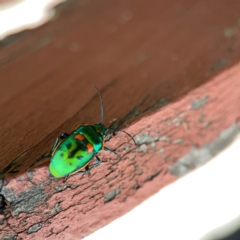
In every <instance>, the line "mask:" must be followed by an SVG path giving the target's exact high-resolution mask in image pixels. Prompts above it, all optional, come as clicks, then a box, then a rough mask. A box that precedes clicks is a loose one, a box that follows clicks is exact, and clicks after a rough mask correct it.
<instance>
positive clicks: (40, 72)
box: [0, 0, 240, 239]
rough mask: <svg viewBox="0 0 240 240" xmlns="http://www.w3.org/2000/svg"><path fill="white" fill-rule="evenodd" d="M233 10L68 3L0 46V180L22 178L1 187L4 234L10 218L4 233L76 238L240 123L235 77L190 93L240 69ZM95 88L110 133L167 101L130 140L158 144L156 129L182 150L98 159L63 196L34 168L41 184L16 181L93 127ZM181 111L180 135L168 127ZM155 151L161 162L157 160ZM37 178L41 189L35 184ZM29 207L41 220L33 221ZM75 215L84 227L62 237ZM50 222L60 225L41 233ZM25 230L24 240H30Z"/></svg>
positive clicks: (197, 4)
mask: <svg viewBox="0 0 240 240" xmlns="http://www.w3.org/2000/svg"><path fill="white" fill-rule="evenodd" d="M239 10H240V2H239V1H236V0H229V1H226V0H220V1H218V2H217V3H216V1H207V0H204V1H200V0H199V1H194V2H193V1H190V0H183V1H181V2H179V1H176V0H172V1H151V2H149V1H146V0H141V1H139V0H132V1H116V2H113V1H109V0H103V1H86V2H85V4H82V2H80V1H69V2H68V4H66V5H65V7H63V8H62V10H61V11H60V10H59V14H58V16H57V17H56V18H55V19H54V20H53V21H51V22H49V23H47V24H45V25H44V26H42V27H40V28H38V29H35V30H33V31H26V32H23V33H21V34H18V35H16V36H13V37H11V38H9V39H6V40H5V41H4V42H2V43H1V44H0V110H1V114H0V133H1V140H0V144H1V154H0V160H1V161H0V169H1V173H2V174H3V175H4V174H5V173H6V172H7V171H10V170H11V171H12V172H16V173H19V174H18V175H17V176H15V177H14V178H10V177H8V178H7V179H8V180H11V181H10V182H9V183H8V185H7V186H6V188H4V190H3V192H4V194H6V196H7V198H8V199H9V200H11V203H12V205H13V215H14V217H11V218H10V219H9V221H8V224H10V226H11V229H10V228H9V225H8V226H6V224H7V223H6V221H5V222H4V224H3V225H1V226H2V229H5V230H4V231H5V232H3V233H2V234H4V235H6V234H7V233H13V232H14V233H16V234H18V235H19V237H23V238H24V239H28V238H29V237H30V236H31V238H32V237H36V236H37V235H36V234H38V233H34V231H32V230H31V229H30V230H29V228H30V227H31V226H32V225H33V224H39V222H41V224H42V225H41V230H39V231H40V234H42V236H44V237H45V238H47V236H49V237H50V238H51V237H56V236H57V234H60V232H61V231H63V233H62V234H60V235H58V236H62V239H64V237H63V236H64V234H66V233H69V234H70V233H72V232H74V231H76V232H78V234H81V236H84V235H86V234H89V233H90V232H91V231H94V230H96V229H97V228H99V227H100V226H103V225H104V224H106V223H108V222H109V221H111V220H112V219H114V218H115V217H117V216H120V215H121V214H123V213H124V212H126V211H128V210H129V209H131V208H132V207H134V206H136V204H139V202H141V201H143V200H144V199H145V198H147V197H148V196H150V195H151V194H153V193H154V192H156V191H157V190H158V189H159V188H160V187H162V186H164V185H166V184H167V183H169V182H171V181H173V180H174V179H175V178H176V177H175V176H174V175H172V174H171V173H170V172H169V171H168V167H169V165H172V164H174V163H175V162H176V161H177V159H179V158H180V157H182V156H184V155H185V154H187V153H188V152H189V151H190V149H191V147H192V146H193V145H196V146H198V147H202V146H203V145H204V143H206V142H211V141H213V140H214V139H215V138H216V137H217V135H218V134H219V133H220V132H221V131H222V130H224V129H226V128H229V126H230V125H231V124H233V123H234V121H236V119H237V118H238V117H239V113H238V109H239V107H238V106H239V105H238V103H239V93H238V92H239V90H238V86H239V80H238V79H239V77H238V69H239V68H236V69H234V70H232V69H231V70H230V72H226V76H225V78H224V77H222V76H221V77H219V78H217V79H215V80H214V81H212V82H210V85H206V86H204V87H201V88H199V90H198V89H196V88H197V87H199V86H200V85H202V84H203V83H205V82H207V81H210V80H211V79H212V77H213V76H214V75H216V74H217V73H219V70H222V71H226V69H227V68H229V67H231V66H232V65H234V64H236V63H237V62H238V61H239V56H240V51H239V50H240V41H239V37H240V35H239V29H240V25H239V17H240V16H239V12H240V11H239ZM92 84H94V85H96V86H97V87H98V88H100V90H101V92H102V95H103V99H104V102H105V106H106V108H105V110H106V114H105V121H104V123H105V124H106V125H107V126H108V125H109V124H110V122H111V121H112V120H113V119H117V121H118V122H121V123H123V126H124V127H126V126H127V125H129V124H130V123H132V122H133V121H136V120H137V119H141V117H142V116H143V115H149V114H150V113H152V112H153V110H156V109H158V108H159V107H160V105H161V103H162V102H166V100H169V101H171V102H172V103H171V104H168V105H167V106H166V107H165V108H163V109H160V110H158V115H154V117H153V116H151V117H150V119H149V120H148V121H146V119H145V118H144V119H141V121H140V122H137V123H136V125H132V126H131V128H130V129H129V131H130V133H131V134H133V135H136V134H138V133H139V132H141V131H142V132H143V133H146V132H149V133H151V136H152V137H154V135H152V134H153V133H154V131H155V133H156V135H157V136H158V135H159V133H158V132H156V131H157V130H159V131H160V133H161V134H160V135H161V136H168V137H170V138H171V140H178V139H181V138H184V139H185V142H184V144H180V143H177V142H170V143H169V142H164V141H163V143H164V145H162V143H161V141H160V142H156V143H155V144H157V146H155V147H153V149H152V150H151V151H148V152H147V153H145V152H144V151H143V150H144V149H142V150H141V149H140V150H138V151H140V152H139V153H136V155H135V153H134V152H132V153H129V154H128V155H126V156H125V157H124V158H123V160H124V161H120V162H119V161H116V159H114V157H113V156H111V155H109V154H107V155H105V154H102V155H101V156H102V158H103V160H104V161H105V162H104V163H103V164H102V165H101V166H100V167H98V168H96V169H94V170H93V172H92V176H91V177H89V178H88V176H83V177H81V176H79V175H78V176H74V177H71V178H70V180H68V182H67V185H66V186H67V188H66V189H65V188H64V183H63V180H59V181H53V180H49V178H48V169H47V167H42V168H39V169H37V171H36V173H34V174H33V176H32V177H33V182H34V183H36V184H37V185H32V184H31V183H30V182H29V181H28V180H27V179H26V178H25V175H24V174H23V173H24V172H25V171H26V169H27V168H28V167H29V166H30V165H31V164H32V163H34V162H35V161H36V159H37V158H38V157H40V156H41V155H42V154H43V153H45V152H47V151H49V150H50V149H51V147H52V144H53V142H54V140H55V138H56V137H57V136H58V135H59V134H61V133H62V132H70V131H71V130H73V129H74V127H76V126H77V125H78V124H80V123H82V122H86V123H95V122H97V121H98V120H99V113H100V109H99V99H98V96H97V94H96V92H95V91H94V89H93V88H92ZM194 89H196V92H193V93H190V94H189V95H187V96H186V97H184V95H185V94H186V93H188V92H189V91H191V90H194ZM205 96H207V98H206V101H207V105H206V109H205V108H204V111H203V112H202V109H200V110H197V111H194V110H191V109H188V107H189V106H190V105H191V100H192V99H197V100H198V101H199V99H202V98H203V99H204V97H205ZM181 99H182V100H181ZM184 111H185V112H186V113H185V114H186V115H185V116H187V117H184V119H185V120H186V121H187V122H186V124H187V127H183V126H182V125H181V128H176V126H175V125H174V124H172V125H169V126H168V124H169V121H170V122H171V121H173V119H175V118H179V116H180V115H181V112H184ZM156 114H157V113H156ZM201 114H203V115H201ZM201 116H202V117H203V120H202V121H204V122H203V123H202V122H201V121H200V120H199V119H200V117H201ZM169 119H170V120H169ZM209 126H210V127H209ZM179 129H180V130H179ZM165 140H166V139H165ZM126 141H127V142H128V141H129V139H128V138H127V137H126V136H124V135H122V134H119V135H118V137H117V138H116V139H115V140H114V139H112V140H111V141H110V142H109V143H108V144H109V147H112V148H115V147H119V146H121V144H124V142H126ZM129 144H130V145H129V147H133V148H134V146H133V145H132V144H131V142H129ZM143 144H144V143H143ZM123 146H126V145H125V144H124V145H123ZM123 146H122V147H119V148H118V152H119V154H121V155H125V150H126V149H125V150H124V147H123ZM162 147H163V148H164V149H165V151H166V152H165V153H164V156H165V158H162V157H161V158H160V157H159V153H158V152H157V151H158V150H159V149H160V148H162ZM142 148H144V146H143V147H142ZM25 151H27V152H26V154H24V155H23V153H25ZM141 151H143V152H141ZM133 155H134V156H135V158H134V159H133V160H134V161H133V160H131V158H132V157H133ZM19 156H21V157H19ZM149 159H150V160H149ZM148 160H149V161H148ZM136 166H137V167H136ZM140 170H141V171H142V173H141V171H140ZM158 172H159V173H158ZM157 173H158V174H157ZM156 174H157V175H156ZM30 177H31V176H30ZM146 179H147V180H146ZM152 179H153V183H152V184H147V183H148V181H150V180H152ZM19 180H23V181H22V182H21V181H19ZM44 181H45V182H46V185H45V186H43V185H41V184H42V183H43V182H44ZM150 185H151V187H150ZM94 186H97V188H96V189H95V187H94ZM11 188H12V189H14V190H12V189H11ZM119 189H120V192H121V194H120V192H119ZM24 190H26V191H27V192H24ZM13 191H14V192H13ZM112 191H115V192H112ZM109 192H111V194H112V196H113V195H114V193H115V195H116V200H114V201H111V202H109V203H108V204H104V199H108V198H109V195H108V193H109ZM66 193H67V194H66ZM31 194H32V195H31ZM111 194H110V195H111ZM34 196H37V197H36V199H35V200H34V201H35V202H34V204H32V205H31V203H32V202H31V201H30V200H31V199H34ZM75 196H76V197H75ZM91 196H93V197H91ZM135 198H136V200H134V199H135ZM91 199H92V200H91ZM19 201H20V203H18V202H19ZM126 201H127V203H126ZM28 202H29V205H28ZM59 202H60V203H59ZM71 203H72V207H69V206H70V205H71ZM105 203H106V201H105ZM125 203H126V204H125ZM19 204H20V205H19ZM21 204H22V205H21ZM58 206H61V209H60V208H58ZM21 208H22V209H23V210H22V212H23V213H21V214H20V215H19V216H18V214H19V213H20V212H21V211H20V209H21ZM36 209H37V210H40V213H39V214H37V213H34V211H35V210H36ZM59 209H60V210H59ZM67 209H69V210H67ZM110 209H112V211H110ZM113 209H119V210H118V211H117V212H116V211H113ZM86 213H87V214H86ZM109 213H112V215H109ZM55 214H57V215H56V216H55ZM65 214H66V215H65ZM16 216H18V217H16ZM66 216H67V218H65V217H66ZM72 217H74V221H75V222H81V226H78V227H77V228H75V226H74V225H73V226H72V227H69V228H68V229H67V230H66V231H65V230H64V229H66V225H65V223H66V221H67V222H69V221H70V218H72ZM16 218H18V220H17V221H18V223H16ZM64 218H65V220H62V222H61V219H64ZM26 219H29V220H26ZM66 219H67V220H66ZM84 219H85V220H84ZM88 219H90V220H91V221H92V223H91V224H89V222H86V221H88ZM47 220H50V221H52V222H53V224H55V223H58V224H59V227H56V226H55V225H51V224H49V225H48V223H47ZM53 226H54V227H53ZM51 228H54V231H53V232H51ZM28 230H29V232H30V233H32V234H30V235H27V233H26V232H27V231H28ZM65 236H67V235H65ZM78 236H79V235H78ZM68 239H69V238H68Z"/></svg>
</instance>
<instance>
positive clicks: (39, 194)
mask: <svg viewBox="0 0 240 240" xmlns="http://www.w3.org/2000/svg"><path fill="white" fill-rule="evenodd" d="M2 192H3V193H4V195H5V196H6V197H7V199H8V201H9V202H10V204H11V208H12V215H13V216H17V215H19V214H20V213H22V212H26V213H31V212H33V211H34V209H35V207H36V206H37V205H39V204H40V203H42V202H44V201H45V200H46V199H47V195H46V194H45V192H44V187H43V186H42V185H34V187H32V188H31V189H30V190H29V191H23V192H21V193H20V194H17V195H16V194H14V192H13V190H12V189H9V188H4V189H3V191H2Z"/></svg>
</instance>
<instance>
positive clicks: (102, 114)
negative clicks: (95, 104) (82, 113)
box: [93, 85, 104, 124]
mask: <svg viewBox="0 0 240 240" xmlns="http://www.w3.org/2000/svg"><path fill="white" fill-rule="evenodd" d="M93 87H94V88H95V89H96V90H97V92H98V95H99V97H100V100H101V118H100V122H99V123H98V124H100V123H102V121H103V116H104V105H103V99H102V95H101V93H100V91H99V90H98V88H97V87H96V86H94V85H93Z"/></svg>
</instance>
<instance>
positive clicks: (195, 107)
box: [191, 95, 208, 110]
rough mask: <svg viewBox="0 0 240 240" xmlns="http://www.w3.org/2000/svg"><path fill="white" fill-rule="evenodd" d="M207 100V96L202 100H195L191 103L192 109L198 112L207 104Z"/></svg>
mask: <svg viewBox="0 0 240 240" xmlns="http://www.w3.org/2000/svg"><path fill="white" fill-rule="evenodd" d="M207 99H208V96H207V95H205V96H203V97H202V98H200V99H193V100H192V103H191V109H193V110H198V109H199V108H201V107H202V106H204V105H205V104H206V102H207Z"/></svg>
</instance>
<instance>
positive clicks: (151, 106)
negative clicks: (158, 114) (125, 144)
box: [109, 94, 171, 129]
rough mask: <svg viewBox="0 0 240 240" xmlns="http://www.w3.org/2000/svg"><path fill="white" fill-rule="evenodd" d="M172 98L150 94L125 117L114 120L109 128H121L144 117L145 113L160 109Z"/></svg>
mask: <svg viewBox="0 0 240 240" xmlns="http://www.w3.org/2000/svg"><path fill="white" fill-rule="evenodd" d="M170 101H171V100H170V99H168V98H160V99H157V100H156V99H155V100H154V99H150V95H149V94H148V95H147V96H146V97H145V98H144V99H143V100H142V102H141V103H140V104H139V105H138V106H136V107H134V108H133V109H132V110H131V111H130V112H129V113H128V114H127V115H126V116H125V117H123V118H122V119H121V120H119V121H114V122H113V123H111V124H110V126H109V128H114V129H119V128H121V127H122V126H124V125H125V124H126V123H128V124H130V123H132V122H133V121H136V120H137V119H139V118H140V117H143V116H144V115H145V114H147V113H150V112H152V111H155V110H157V109H160V108H161V107H163V106H165V105H166V104H168V103H169V102H170Z"/></svg>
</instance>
